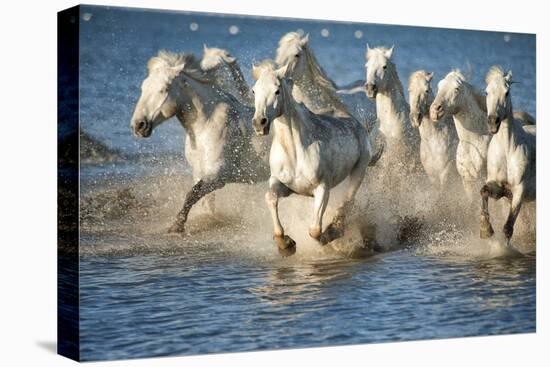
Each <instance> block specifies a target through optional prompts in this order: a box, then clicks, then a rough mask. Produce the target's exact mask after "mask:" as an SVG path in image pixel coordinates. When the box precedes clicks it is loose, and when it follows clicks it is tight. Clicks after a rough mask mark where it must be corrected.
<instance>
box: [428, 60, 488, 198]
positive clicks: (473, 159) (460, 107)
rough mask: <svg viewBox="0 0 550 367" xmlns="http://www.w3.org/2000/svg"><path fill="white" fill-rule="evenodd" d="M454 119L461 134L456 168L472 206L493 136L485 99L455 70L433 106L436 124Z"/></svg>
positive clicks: (484, 170) (440, 89)
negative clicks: (446, 117)
mask: <svg viewBox="0 0 550 367" xmlns="http://www.w3.org/2000/svg"><path fill="white" fill-rule="evenodd" d="M448 115H450V116H453V120H454V122H455V127H456V132H457V134H458V139H459V142H458V147H457V151H456V168H457V171H458V173H459V174H460V177H461V178H462V184H463V186H464V190H465V191H466V194H467V196H468V200H469V202H470V203H471V202H472V200H473V197H474V192H476V189H477V190H479V187H480V181H481V180H482V178H483V177H484V176H485V172H486V167H487V148H488V146H489V141H490V140H491V136H490V135H489V131H488V129H487V114H486V106H485V99H484V97H483V96H482V95H480V94H479V93H478V92H477V91H476V90H475V89H474V87H473V86H472V85H471V84H469V83H468V82H467V81H466V79H465V78H464V76H463V75H462V73H461V72H460V71H458V70H453V71H451V72H450V73H449V74H447V76H446V77H445V78H444V79H443V80H441V81H440V82H439V84H438V91H437V96H436V97H435V99H434V101H433V103H432V105H431V106H430V117H431V119H432V120H433V121H434V122H437V121H439V120H441V119H442V118H443V117H444V116H448Z"/></svg>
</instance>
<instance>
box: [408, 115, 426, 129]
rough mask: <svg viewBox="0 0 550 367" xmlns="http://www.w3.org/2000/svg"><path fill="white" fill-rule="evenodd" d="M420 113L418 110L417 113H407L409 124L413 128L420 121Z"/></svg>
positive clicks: (417, 126) (418, 124)
mask: <svg viewBox="0 0 550 367" xmlns="http://www.w3.org/2000/svg"><path fill="white" fill-rule="evenodd" d="M422 118H423V116H422V114H421V113H420V112H418V113H411V114H410V115H409V120H411V125H412V127H414V128H419V127H420V124H421V123H422Z"/></svg>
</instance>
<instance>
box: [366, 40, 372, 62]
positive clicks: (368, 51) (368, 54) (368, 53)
mask: <svg viewBox="0 0 550 367" xmlns="http://www.w3.org/2000/svg"><path fill="white" fill-rule="evenodd" d="M371 50H372V49H371V48H370V46H369V44H368V43H367V51H366V52H365V57H366V58H367V60H368V59H369V56H370V51H371Z"/></svg>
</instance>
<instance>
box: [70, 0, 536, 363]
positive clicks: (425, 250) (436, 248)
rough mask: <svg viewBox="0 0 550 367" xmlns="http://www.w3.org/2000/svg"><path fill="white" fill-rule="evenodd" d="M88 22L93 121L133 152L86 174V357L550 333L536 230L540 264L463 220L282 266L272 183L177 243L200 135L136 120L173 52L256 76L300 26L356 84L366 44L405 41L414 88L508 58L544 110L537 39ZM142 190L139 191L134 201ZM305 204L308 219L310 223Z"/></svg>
mask: <svg viewBox="0 0 550 367" xmlns="http://www.w3.org/2000/svg"><path fill="white" fill-rule="evenodd" d="M85 13H89V14H86V15H85ZM81 15H82V19H81V27H80V29H81V34H80V40H81V49H80V50H81V51H80V53H81V59H80V71H81V73H80V83H81V91H80V97H81V99H80V108H81V114H80V117H81V127H82V129H83V130H84V131H85V132H86V133H88V134H90V135H91V136H92V137H94V138H95V139H97V140H98V141H101V142H102V143H104V144H106V145H107V146H109V147H111V148H113V149H117V150H118V151H119V152H120V153H122V155H123V156H124V159H123V160H122V161H119V162H115V163H101V162H98V163H97V164H86V165H83V166H82V167H81V192H82V195H84V197H86V198H87V200H86V201H84V202H83V203H81V208H84V207H85V209H86V210H85V213H86V214H85V215H84V214H81V220H82V230H81V242H82V243H81V262H80V270H81V278H80V322H81V329H80V337H81V357H82V359H83V360H100V359H119V358H132V357H147V356H161V355H185V354H198V353H213V352H230V351H249V350H261V349H276V348H294V347H307V346H328V345H342V344H357V343H369V342H386V341H397V340H418V339H431V338H447V337H462V336H473V335H494V334H507V333H526V332H534V331H535V316H536V315H535V304H536V302H535V301H536V295H535V285H536V267H535V262H536V261H535V260H536V257H535V255H534V250H535V245H534V240H533V238H532V237H529V236H527V237H525V238H526V239H525V240H524V239H523V238H522V239H521V240H519V241H522V243H521V244H519V245H521V246H522V248H527V250H528V251H525V252H528V253H530V254H529V255H527V256H506V254H505V253H501V252H499V251H496V252H494V251H492V250H491V249H484V248H483V246H485V245H484V244H480V243H478V242H475V243H473V241H470V240H469V239H470V238H473V236H470V233H469V232H468V231H463V230H462V229H461V228H458V229H457V227H456V226H449V227H448V228H445V229H444V230H443V232H442V233H443V234H442V235H441V236H439V235H437V236H435V235H432V233H428V234H426V235H425V236H424V237H423V238H422V239H420V240H418V241H417V243H414V244H412V245H411V244H410V243H409V244H408V245H407V246H404V247H400V248H399V249H398V250H396V251H388V252H384V253H379V254H376V255H375V256H372V257H369V258H365V259H349V258H346V257H343V256H341V255H338V254H333V253H326V252H323V251H318V250H317V249H316V248H315V245H311V244H309V243H308V244H304V246H302V247H300V246H299V248H298V253H297V254H296V255H295V256H294V257H291V258H284V259H283V258H281V257H280V256H279V255H278V253H277V251H276V249H275V246H274V245H273V243H272V242H271V238H270V231H271V222H270V220H269V214H268V213H267V210H266V208H265V205H264V203H263V199H262V196H263V191H264V190H265V185H263V184H258V185H255V186H242V185H231V186H229V187H226V188H224V189H223V190H221V192H220V195H219V197H218V198H217V200H218V204H219V207H220V214H219V215H218V216H217V217H214V218H210V217H208V215H204V214H203V213H202V212H201V211H200V209H197V212H196V214H193V212H192V213H191V219H190V229H191V230H190V232H191V235H189V236H187V237H184V238H181V237H178V236H171V235H167V234H165V229H166V227H168V225H169V224H170V222H171V220H172V219H173V215H174V214H175V213H176V211H177V208H178V207H179V205H181V200H182V198H183V194H184V192H185V189H188V188H189V178H188V169H187V168H186V165H185V163H184V161H183V156H182V147H183V137H184V132H183V130H182V129H181V126H180V125H179V124H178V123H177V122H175V121H169V122H166V123H165V124H163V125H162V126H161V127H159V128H158V129H156V130H155V132H154V134H153V136H152V137H151V138H150V139H146V140H143V139H142V140H136V139H135V138H134V137H133V136H132V134H131V131H130V129H129V123H130V117H131V114H132V112H133V108H134V105H135V102H136V101H137V98H138V97H139V93H140V89H139V88H140V84H141V81H142V80H143V78H144V77H145V76H146V63H147V61H148V59H149V58H150V57H151V56H154V55H155V54H156V53H157V51H158V50H159V49H167V50H170V51H186V52H193V53H195V54H197V55H198V56H200V55H201V54H202V47H203V44H204V43H206V44H207V45H208V46H213V47H214V46H215V47H223V48H226V49H228V50H229V51H230V52H231V53H232V54H233V55H235V56H237V57H238V60H239V63H240V65H241V68H242V69H243V72H244V74H245V76H246V78H247V79H248V81H249V82H251V80H250V79H251V78H250V69H251V65H252V63H253V62H257V61H260V60H262V59H264V58H273V57H274V55H275V49H276V47H277V42H278V40H279V38H280V37H281V36H282V35H283V34H284V33H286V32H288V31H292V30H297V29H302V30H304V31H305V32H306V33H309V34H310V43H311V47H312V49H313V50H314V52H315V53H316V56H317V58H318V60H319V62H320V64H321V65H322V66H323V67H324V68H325V70H326V71H327V73H328V74H329V75H330V76H331V77H332V78H333V79H334V80H335V82H336V83H337V84H339V85H345V84H348V83H352V82H354V81H356V80H360V79H364V63H365V59H364V51H365V44H366V43H367V42H368V43H369V45H371V47H373V46H377V45H395V52H394V61H395V63H396V64H397V67H398V72H399V75H400V77H401V80H402V81H405V80H406V78H407V77H408V75H409V74H410V73H411V72H412V71H414V70H417V69H420V68H423V69H427V70H431V71H434V72H435V75H436V76H435V79H440V78H442V77H443V76H444V75H445V74H446V73H447V72H448V71H450V70H451V69H453V68H461V69H463V70H465V71H466V70H468V69H471V70H472V82H473V84H475V85H477V86H478V87H479V88H481V87H482V85H483V78H484V75H485V73H486V71H487V70H488V68H489V67H490V66H491V65H493V64H500V65H502V66H504V67H505V68H511V69H512V70H513V73H514V79H515V80H516V81H519V82H520V83H518V84H515V85H514V91H513V98H514V106H515V107H516V109H522V110H525V111H528V112H530V113H532V114H535V113H536V110H535V36H534V35H524V34H508V33H498V32H476V31H459V30H447V29H430V28H417V27H400V26H385V25H373V24H347V23H330V22H313V21H307V22H305V21H294V20H280V19H264V18H248V17H236V16H231V17H223V16H207V15H202V14H189V13H181V12H180V13H168V12H159V11H155V12H145V11H141V10H130V9H120V8H102V7H90V6H84V7H82V13H81ZM90 15H91V17H90ZM84 18H85V19H88V20H84ZM193 22H194V23H197V24H198V26H199V27H198V30H196V31H191V29H190V24H191V23H193ZM232 25H236V26H238V29H239V32H238V33H237V34H235V35H232V34H230V33H229V27H230V26H232ZM325 28H326V29H327V30H328V31H329V35H328V37H323V36H321V30H322V29H325ZM356 31H361V32H362V37H361V38H356V36H355V32H356ZM354 98H355V99H354V100H353V101H354V103H369V102H367V100H366V99H365V98H364V97H363V96H357V97H354ZM127 188H129V189H131V190H132V195H133V196H132V198H130V199H124V200H126V201H125V204H124V205H119V204H118V201H122V200H123V199H120V196H116V195H117V193H118V192H120V190H122V189H127ZM117 200H118V201H117ZM289 200H291V199H289ZM304 203H308V202H307V201H304ZM309 205H310V204H306V206H309ZM299 209H300V208H298V209H296V212H297V213H298V214H297V216H298V217H297V219H296V223H302V220H303V218H302V217H301V216H302V215H304V216H305V215H309V212H308V211H307V210H306V209H304V210H303V211H301V209H300V210H299ZM83 212H84V211H83ZM302 212H303V213H302ZM299 230H300V228H298V229H296V231H299ZM302 230H303V229H302ZM440 230H441V228H438V229H437V231H440ZM438 233H439V232H438ZM304 241H305V240H304ZM302 249H304V250H303V252H302ZM501 255H502V256H501Z"/></svg>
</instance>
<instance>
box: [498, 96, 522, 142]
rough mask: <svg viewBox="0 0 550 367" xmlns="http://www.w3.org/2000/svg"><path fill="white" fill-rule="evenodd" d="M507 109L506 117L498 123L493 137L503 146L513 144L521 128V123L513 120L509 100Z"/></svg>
mask: <svg viewBox="0 0 550 367" xmlns="http://www.w3.org/2000/svg"><path fill="white" fill-rule="evenodd" d="M507 109H508V110H507V111H506V118H505V119H503V120H502V122H501V123H500V128H499V129H498V133H497V134H496V137H495V138H496V139H498V140H499V141H500V142H501V144H503V145H504V146H508V145H512V144H514V142H515V139H516V137H517V136H518V134H520V132H519V130H520V129H521V130H523V128H522V126H521V123H518V122H516V121H514V113H513V111H514V110H513V109H512V102H511V101H510V103H508V107H507Z"/></svg>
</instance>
